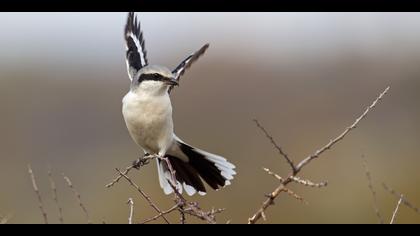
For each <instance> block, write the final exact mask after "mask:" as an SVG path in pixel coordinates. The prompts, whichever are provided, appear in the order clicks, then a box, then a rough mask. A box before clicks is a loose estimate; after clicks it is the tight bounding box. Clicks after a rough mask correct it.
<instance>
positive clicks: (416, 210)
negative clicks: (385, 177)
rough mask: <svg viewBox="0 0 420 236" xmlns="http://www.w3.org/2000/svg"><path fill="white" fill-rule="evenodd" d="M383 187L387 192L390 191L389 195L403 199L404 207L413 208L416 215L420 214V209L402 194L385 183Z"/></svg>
mask: <svg viewBox="0 0 420 236" xmlns="http://www.w3.org/2000/svg"><path fill="white" fill-rule="evenodd" d="M382 186H383V187H384V189H385V190H386V191H388V192H389V193H391V194H392V195H394V196H395V197H396V198H402V203H403V204H404V205H406V206H407V207H408V208H411V209H412V210H413V211H415V212H416V213H418V214H420V210H419V208H417V207H415V206H414V205H413V204H411V203H410V202H409V201H408V200H407V199H406V198H405V197H404V196H403V195H402V194H401V193H398V192H397V191H395V190H394V189H392V188H390V187H389V186H388V185H386V184H385V183H382Z"/></svg>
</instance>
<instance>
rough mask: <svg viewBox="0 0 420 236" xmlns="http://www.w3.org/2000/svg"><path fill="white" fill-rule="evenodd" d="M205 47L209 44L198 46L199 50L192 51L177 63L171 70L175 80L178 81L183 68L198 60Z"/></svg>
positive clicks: (183, 70)
mask: <svg viewBox="0 0 420 236" xmlns="http://www.w3.org/2000/svg"><path fill="white" fill-rule="evenodd" d="M207 48H209V44H208V43H207V44H205V45H204V46H202V47H201V48H200V50H198V51H196V52H194V53H193V54H191V55H189V56H188V57H187V58H185V59H184V60H183V61H182V62H181V64H179V65H178V66H177V67H176V68H175V70H173V71H172V74H173V75H174V78H175V80H176V81H178V82H179V79H180V78H181V76H182V75H183V74H184V72H185V70H186V69H188V68H189V67H190V66H191V65H192V64H193V63H194V62H195V61H197V60H198V58H200V57H201V56H202V55H203V54H204V53H205V52H206V50H207ZM172 88H173V86H172V87H171V88H170V89H169V91H171V90H172Z"/></svg>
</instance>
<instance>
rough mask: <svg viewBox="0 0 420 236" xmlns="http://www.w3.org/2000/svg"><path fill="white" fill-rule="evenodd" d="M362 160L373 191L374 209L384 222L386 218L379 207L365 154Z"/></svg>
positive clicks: (380, 221) (381, 221)
mask: <svg viewBox="0 0 420 236" xmlns="http://www.w3.org/2000/svg"><path fill="white" fill-rule="evenodd" d="M362 160H363V166H364V167H365V172H366V179H367V180H368V187H369V189H370V192H371V193H372V198H373V209H374V210H375V214H376V217H377V218H378V220H379V223H380V224H383V223H384V219H383V218H382V215H381V212H380V211H379V208H378V200H377V197H376V191H375V189H374V188H373V184H372V176H371V174H370V171H369V168H368V165H367V161H366V158H365V156H364V155H362Z"/></svg>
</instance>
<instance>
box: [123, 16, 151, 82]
mask: <svg viewBox="0 0 420 236" xmlns="http://www.w3.org/2000/svg"><path fill="white" fill-rule="evenodd" d="M124 38H125V42H126V63H127V71H128V76H129V77H130V80H133V78H134V75H135V74H136V73H137V71H139V70H140V69H141V68H142V67H144V66H147V65H148V62H147V52H146V48H145V43H144V39H143V32H142V31H141V28H140V22H138V21H137V16H135V14H134V12H130V13H128V17H127V24H126V25H125V30H124Z"/></svg>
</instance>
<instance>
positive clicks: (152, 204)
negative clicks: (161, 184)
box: [116, 168, 170, 224]
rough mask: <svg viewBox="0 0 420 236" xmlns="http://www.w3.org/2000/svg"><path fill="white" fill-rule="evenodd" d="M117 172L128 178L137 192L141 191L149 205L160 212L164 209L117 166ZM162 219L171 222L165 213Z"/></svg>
mask: <svg viewBox="0 0 420 236" xmlns="http://www.w3.org/2000/svg"><path fill="white" fill-rule="evenodd" d="M116 170H117V172H118V173H119V174H120V175H121V176H122V177H124V179H126V180H127V182H128V183H129V184H130V185H131V186H132V187H134V188H135V189H136V190H137V192H139V193H140V194H141V195H142V196H143V197H144V199H146V201H147V202H148V203H149V205H150V206H151V207H152V208H153V209H154V210H155V211H156V212H157V213H158V214H161V213H162V211H161V210H160V209H159V207H157V206H156V204H154V203H153V201H152V199H151V198H150V197H149V195H147V194H146V193H145V192H144V191H143V190H142V189H141V188H140V187H139V186H138V185H137V184H135V183H134V182H133V181H132V180H131V179H130V178H129V177H128V176H127V175H126V174H124V173H122V172H121V171H120V170H119V169H118V168H116ZM161 217H162V219H163V220H164V221H165V222H166V223H167V224H170V222H169V220H168V219H167V218H166V217H165V215H164V214H162V215H161Z"/></svg>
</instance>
